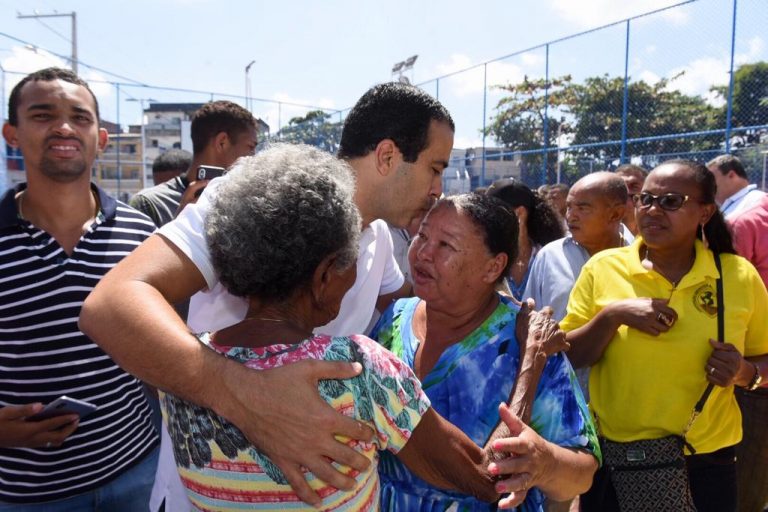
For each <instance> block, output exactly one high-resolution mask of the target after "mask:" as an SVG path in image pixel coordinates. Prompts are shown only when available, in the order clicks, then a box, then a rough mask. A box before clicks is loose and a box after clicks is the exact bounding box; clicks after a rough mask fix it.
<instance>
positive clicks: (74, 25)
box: [16, 11, 77, 74]
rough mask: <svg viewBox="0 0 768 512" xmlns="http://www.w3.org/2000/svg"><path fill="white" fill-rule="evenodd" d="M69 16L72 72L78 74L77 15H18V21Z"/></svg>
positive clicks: (74, 13) (55, 13)
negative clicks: (70, 22) (70, 20)
mask: <svg viewBox="0 0 768 512" xmlns="http://www.w3.org/2000/svg"><path fill="white" fill-rule="evenodd" d="M65 16H68V17H70V18H72V59H71V60H72V71H74V72H75V74H77V13H76V12H74V11H72V12H67V13H57V12H54V13H53V14H38V13H37V12H36V13H35V14H17V15H16V17H17V18H18V19H25V18H62V17H65Z"/></svg>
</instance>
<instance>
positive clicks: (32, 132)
mask: <svg viewBox="0 0 768 512" xmlns="http://www.w3.org/2000/svg"><path fill="white" fill-rule="evenodd" d="M8 112H9V114H8V115H9V118H8V122H7V123H6V124H5V125H4V126H3V136H4V138H5V140H6V142H7V143H8V144H9V145H10V146H12V147H15V148H19V149H20V150H21V153H22V155H23V156H24V162H25V166H26V172H27V183H25V184H21V185H19V186H18V187H16V189H14V190H9V191H8V192H7V193H6V194H4V195H3V197H2V198H1V199H0V282H2V287H0V368H2V372H1V373H0V374H1V375H2V378H1V379H0V511H2V510H15V511H16V510H20V511H41V510H45V511H54V512H57V511H64V510H97V509H98V510H110V511H120V510H125V511H132V510H142V509H144V510H145V509H146V507H147V504H148V501H149V492H150V490H151V486H152V480H153V477H154V471H155V466H156V463H157V462H156V461H157V445H158V436H157V433H156V432H155V429H154V427H153V426H152V423H151V416H150V409H149V406H148V404H147V400H146V398H145V395H144V391H143V385H142V383H141V382H139V381H138V380H137V379H136V378H134V377H132V376H131V375H129V374H128V373H126V372H125V371H123V370H122V369H120V368H119V367H118V366H117V365H116V364H115V363H114V361H112V359H110V358H109V356H107V355H106V354H105V353H104V352H103V351H102V350H101V349H100V348H99V347H98V346H96V345H95V344H94V343H93V342H92V341H91V340H90V339H89V338H88V337H86V336H85V335H84V334H83V333H82V332H80V330H79V329H78V326H77V321H78V317H79V315H80V309H81V306H82V303H83V301H84V300H85V297H86V296H87V295H88V293H89V292H90V291H91V289H92V288H93V287H94V286H95V285H96V283H97V282H98V281H99V279H100V278H101V276H102V275H104V274H105V273H106V272H107V271H108V270H109V269H110V268H112V267H113V266H114V265H115V264H117V262H118V261H120V260H121V259H122V258H123V257H124V256H125V255H127V254H128V253H129V252H130V251H132V250H133V249H134V248H135V247H137V246H138V245H139V244H140V243H141V242H142V241H143V240H144V239H146V238H147V237H149V235H150V234H151V233H152V231H153V230H154V225H153V224H152V222H151V221H150V220H149V219H148V218H147V217H146V216H144V215H142V214H140V213H139V212H137V211H135V210H133V209H131V208H129V207H128V206H126V205H124V204H122V203H119V202H117V201H116V200H115V199H113V198H112V197H110V196H109V195H107V194H106V193H105V192H104V191H103V190H101V189H99V188H98V187H97V186H95V185H93V184H91V182H90V177H91V168H92V166H93V162H94V160H95V158H96V155H97V153H98V151H99V150H100V149H103V148H104V146H105V145H106V143H107V133H106V131H105V130H103V129H100V128H99V110H98V104H97V102H96V98H95V96H94V95H93V92H92V91H91V90H90V88H89V87H88V85H87V84H86V83H85V82H84V81H83V80H81V79H80V78H79V77H78V76H77V75H75V74H74V73H72V72H71V71H68V70H64V69H59V68H48V69H44V70H41V71H37V72H35V73H32V74H30V75H28V76H27V77H25V78H24V79H22V81H21V82H19V84H18V85H17V86H16V87H15V88H14V89H13V91H12V92H11V96H10V99H9V109H8ZM62 395H66V396H69V397H72V398H75V399H79V400H84V401H87V402H90V403H92V404H94V405H96V407H97V409H96V411H95V412H94V413H92V414H90V415H88V416H87V417H83V418H80V417H78V416H77V415H73V414H67V415H64V416H59V417H54V418H52V419H47V420H43V421H38V422H35V421H26V418H28V417H30V416H31V415H33V414H35V413H36V412H38V411H40V410H41V409H42V407H43V404H45V403H49V402H52V401H54V400H55V399H56V398H58V397H60V396H62Z"/></svg>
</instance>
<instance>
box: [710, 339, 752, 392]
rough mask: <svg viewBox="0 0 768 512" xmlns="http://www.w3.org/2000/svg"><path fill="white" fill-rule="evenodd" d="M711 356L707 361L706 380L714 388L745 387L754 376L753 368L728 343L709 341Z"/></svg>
mask: <svg viewBox="0 0 768 512" xmlns="http://www.w3.org/2000/svg"><path fill="white" fill-rule="evenodd" d="M709 344H710V345H712V349H713V350H712V354H711V355H710V356H709V359H707V365H706V367H705V371H706V372H707V380H708V381H709V382H711V383H712V384H714V385H716V386H722V387H724V388H726V387H728V386H747V385H749V383H750V382H751V381H752V377H754V375H755V366H754V365H752V364H751V363H749V362H748V361H747V360H746V359H744V357H743V356H742V355H741V352H739V350H738V349H737V348H736V347H734V346H733V345H731V344H730V343H720V342H718V341H715V340H713V339H710V340H709Z"/></svg>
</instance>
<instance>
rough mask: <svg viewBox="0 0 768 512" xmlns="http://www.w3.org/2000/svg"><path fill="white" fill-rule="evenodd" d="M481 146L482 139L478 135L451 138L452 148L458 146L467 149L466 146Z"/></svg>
mask: <svg viewBox="0 0 768 512" xmlns="http://www.w3.org/2000/svg"><path fill="white" fill-rule="evenodd" d="M482 146H483V139H482V138H480V137H466V136H464V137H461V136H459V137H455V138H454V139H453V147H454V149H456V148H460V149H468V148H477V147H482Z"/></svg>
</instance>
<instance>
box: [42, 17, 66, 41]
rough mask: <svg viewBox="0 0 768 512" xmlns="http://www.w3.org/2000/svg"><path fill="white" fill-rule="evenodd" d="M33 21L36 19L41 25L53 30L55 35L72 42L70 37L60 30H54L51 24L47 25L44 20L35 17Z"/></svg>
mask: <svg viewBox="0 0 768 512" xmlns="http://www.w3.org/2000/svg"><path fill="white" fill-rule="evenodd" d="M35 21H37V22H38V23H39V24H41V25H42V26H44V27H45V28H47V29H48V30H50V31H51V32H53V33H54V34H56V35H57V36H59V37H60V38H62V39H63V40H64V41H66V42H67V43H71V42H72V40H71V39H70V38H68V37H67V36H65V35H64V34H62V33H61V32H59V31H57V30H55V29H54V28H53V27H52V26H50V25H48V24H47V23H46V22H44V21H43V20H41V19H40V18H35Z"/></svg>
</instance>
